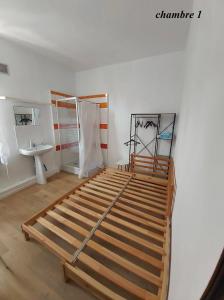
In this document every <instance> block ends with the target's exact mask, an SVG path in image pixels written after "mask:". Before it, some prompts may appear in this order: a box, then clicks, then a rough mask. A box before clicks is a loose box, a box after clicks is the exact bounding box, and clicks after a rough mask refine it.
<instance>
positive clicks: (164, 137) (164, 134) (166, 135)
mask: <svg viewBox="0 0 224 300" xmlns="http://www.w3.org/2000/svg"><path fill="white" fill-rule="evenodd" d="M159 138H160V139H161V140H171V139H172V133H171V132H169V131H164V132H162V133H161V134H160V136H159Z"/></svg>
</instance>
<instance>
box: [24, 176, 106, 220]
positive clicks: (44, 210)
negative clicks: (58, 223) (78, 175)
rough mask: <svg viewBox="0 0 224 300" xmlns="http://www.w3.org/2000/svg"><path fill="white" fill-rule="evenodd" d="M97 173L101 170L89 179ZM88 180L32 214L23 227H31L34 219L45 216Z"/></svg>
mask: <svg viewBox="0 0 224 300" xmlns="http://www.w3.org/2000/svg"><path fill="white" fill-rule="evenodd" d="M99 173H102V170H100V171H99V172H97V174H95V175H94V176H93V177H91V178H90V179H92V178H94V177H95V176H97V175H98V174H99ZM90 179H89V178H87V179H86V180H84V181H83V182H82V183H81V184H79V185H77V186H76V187H75V188H73V189H71V190H70V191H69V192H67V193H66V194H64V195H63V196H62V197H60V198H59V199H57V200H55V201H54V202H53V203H51V204H50V205H48V206H47V207H46V208H44V209H42V210H41V211H40V212H38V213H36V214H34V215H33V216H32V217H31V218H29V219H28V220H27V221H25V222H24V223H23V224H25V225H33V224H34V223H35V222H36V219H37V218H38V217H41V216H42V217H43V216H44V215H46V211H48V210H50V209H52V208H54V206H55V205H56V204H59V203H61V202H62V200H63V199H65V198H66V197H68V196H69V195H70V194H72V193H74V192H75V190H76V189H79V188H80V187H81V186H83V185H84V184H85V183H86V182H88V181H89V180H90Z"/></svg>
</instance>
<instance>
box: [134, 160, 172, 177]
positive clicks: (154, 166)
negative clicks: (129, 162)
mask: <svg viewBox="0 0 224 300" xmlns="http://www.w3.org/2000/svg"><path fill="white" fill-rule="evenodd" d="M135 166H144V167H145V168H147V169H150V170H153V172H155V173H156V174H157V173H158V174H161V175H162V174H163V175H167V173H168V170H169V167H168V166H166V167H164V166H160V164H159V163H157V164H156V163H155V164H150V163H145V162H142V161H137V162H136V160H135V161H134V167H135Z"/></svg>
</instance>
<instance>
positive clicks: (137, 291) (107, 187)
mask: <svg viewBox="0 0 224 300" xmlns="http://www.w3.org/2000/svg"><path fill="white" fill-rule="evenodd" d="M133 159H136V158H133ZM137 159H139V158H137ZM132 163H133V164H134V162H132ZM167 163H168V166H169V167H168V170H167V178H165V179H164V178H163V179H162V178H158V177H152V176H148V175H141V174H137V173H135V169H134V167H132V172H121V171H118V170H116V169H111V168H108V169H105V170H101V171H100V172H99V173H98V174H97V175H95V176H94V177H92V178H90V179H88V180H86V181H85V182H83V183H82V184H81V185H79V186H78V187H76V188H75V189H74V190H72V191H70V192H69V193H67V194H66V195H64V196H63V197H61V198H60V199H58V200H57V201H55V202H54V203H52V204H51V205H49V206H48V207H47V208H46V209H44V210H42V211H41V212H39V213H37V214H35V215H34V216H33V217H32V218H30V219H29V220H28V221H26V222H25V223H24V224H22V231H23V232H24V234H25V238H26V240H29V239H30V237H32V238H34V239H35V240H37V241H38V242H40V243H41V244H42V245H44V246H45V247H47V248H48V249H49V250H50V251H51V252H53V253H54V254H55V255H56V256H58V257H59V258H60V260H61V262H62V265H63V272H64V278H65V280H66V281H67V280H68V279H72V280H74V281H75V282H76V283H77V284H79V285H81V286H82V287H84V288H85V289H87V290H88V291H90V292H91V293H92V294H94V295H95V296H97V297H98V298H99V299H117V300H121V299H152V300H156V299H157V300H159V299H160V300H165V299H166V298H167V292H168V283H169V260H170V217H171V211H172V203H173V194H174V192H173V191H174V176H173V163H172V161H171V160H167Z"/></svg>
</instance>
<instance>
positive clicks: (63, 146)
mask: <svg viewBox="0 0 224 300" xmlns="http://www.w3.org/2000/svg"><path fill="white" fill-rule="evenodd" d="M78 144H79V143H78V142H72V143H67V144H62V145H56V151H60V150H64V149H68V148H72V147H75V146H78Z"/></svg>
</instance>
